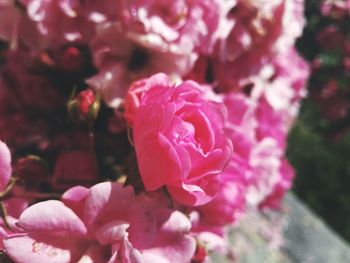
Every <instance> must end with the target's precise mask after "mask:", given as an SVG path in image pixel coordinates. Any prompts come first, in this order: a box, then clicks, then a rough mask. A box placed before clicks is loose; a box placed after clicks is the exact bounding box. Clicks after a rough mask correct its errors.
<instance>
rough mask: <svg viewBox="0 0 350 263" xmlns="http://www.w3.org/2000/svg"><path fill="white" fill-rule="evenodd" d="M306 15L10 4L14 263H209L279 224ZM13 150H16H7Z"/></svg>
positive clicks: (117, 0) (5, 147)
mask: <svg viewBox="0 0 350 263" xmlns="http://www.w3.org/2000/svg"><path fill="white" fill-rule="evenodd" d="M303 4H304V3H303V0H273V1H265V0H226V1H224V0H176V1H170V0H157V1H156V0H147V1H146V0H134V1H126V0H101V1H77V0H16V1H13V0H5V1H1V3H0V40H1V41H0V140H1V141H0V207H1V219H0V221H1V224H0V247H1V249H2V250H3V251H4V253H5V254H6V255H7V256H8V257H9V258H10V259H11V260H13V261H14V262H17V263H28V262H31V263H36V262H38V263H39V262H48V263H54V262H60V263H70V262H79V263H83V262H84V263H86V262H97V263H98V262H101V263H103V262H150V263H151V262H152V263H153V262H172V263H177V262H178V263H184V262H192V263H201V262H208V261H209V260H210V259H209V256H208V255H209V253H210V252H218V253H223V254H226V255H228V256H229V255H232V253H234V248H233V252H232V248H230V247H229V245H228V243H227V236H226V232H225V229H226V227H227V226H229V225H233V224H234V223H235V225H239V219H240V217H241V215H242V214H244V212H245V211H247V210H251V209H263V208H279V205H280V202H281V200H282V198H283V196H284V194H285V192H286V191H287V190H288V189H289V188H290V187H291V185H292V180H293V177H294V173H293V169H292V167H291V166H290V164H289V163H288V161H287V160H286V158H285V150H286V140H287V134H288V131H289V129H290V128H291V126H292V124H293V121H294V120H295V118H296V116H297V114H298V109H299V102H300V100H301V99H302V98H303V97H304V96H305V93H306V92H305V82H306V80H307V77H308V73H309V68H308V65H307V64H306V62H305V61H304V60H303V59H302V58H301V57H300V56H299V55H298V54H297V52H296V51H295V49H294V42H295V40H296V38H297V37H299V36H300V35H301V32H302V28H303V25H304V19H303ZM5 143H6V144H5Z"/></svg>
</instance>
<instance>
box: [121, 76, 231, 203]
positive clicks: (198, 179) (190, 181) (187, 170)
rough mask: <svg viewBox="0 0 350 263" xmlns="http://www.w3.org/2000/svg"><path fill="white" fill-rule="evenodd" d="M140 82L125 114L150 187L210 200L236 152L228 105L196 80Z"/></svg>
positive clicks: (176, 195)
mask: <svg viewBox="0 0 350 263" xmlns="http://www.w3.org/2000/svg"><path fill="white" fill-rule="evenodd" d="M140 83H141V84H140V85H139V84H138V83H136V84H134V85H133V86H132V87H133V88H132V89H130V90H129V95H128V97H127V101H126V105H127V106H126V109H127V110H128V109H131V112H128V111H126V113H125V115H126V116H127V117H128V120H129V122H130V120H131V123H130V124H133V127H132V128H133V135H134V136H133V138H134V143H135V149H136V155H137V159H138V165H139V170H140V174H141V177H142V181H143V183H144V185H145V188H146V190H148V191H154V190H157V189H159V188H161V187H162V186H166V187H167V189H168V191H169V192H170V194H171V196H172V197H173V198H174V199H175V200H177V201H179V202H180V203H183V204H186V205H192V206H193V205H201V204H205V203H207V202H209V201H210V200H211V199H212V198H213V197H214V196H215V194H216V193H217V191H218V189H219V178H220V173H221V172H222V170H223V169H224V167H225V165H226V163H227V161H228V159H229V157H230V155H231V151H232V148H231V147H232V146H231V144H230V141H229V140H228V139H227V137H226V135H225V133H224V130H223V128H224V122H225V108H224V107H223V106H222V105H221V104H218V103H215V102H212V101H209V100H206V99H205V98H204V94H203V93H202V91H201V88H200V87H199V85H198V84H196V83H195V82H191V81H186V82H183V83H181V84H179V85H175V84H172V83H171V82H170V79H169V78H167V77H166V76H165V75H163V74H158V75H155V76H153V77H151V78H150V79H148V80H141V82H140ZM128 104H130V105H131V106H128Z"/></svg>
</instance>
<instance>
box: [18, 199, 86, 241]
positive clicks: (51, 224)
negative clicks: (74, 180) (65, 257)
mask: <svg viewBox="0 0 350 263" xmlns="http://www.w3.org/2000/svg"><path fill="white" fill-rule="evenodd" d="M18 225H19V226H20V227H22V228H23V229H24V230H26V231H57V232H59V231H67V232H70V233H74V234H77V235H86V234H87V229H86V227H85V225H84V223H83V222H82V221H81V220H80V218H79V217H78V216H77V215H76V214H75V213H74V212H73V211H72V210H71V209H70V208H68V207H66V206H65V205H64V204H63V203H62V202H61V201H57V200H49V201H44V202H40V203H37V204H34V205H32V206H30V207H29V208H28V209H26V210H25V211H24V212H23V213H22V215H21V217H20V219H19V222H18Z"/></svg>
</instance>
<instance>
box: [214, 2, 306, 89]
mask: <svg viewBox="0 0 350 263" xmlns="http://www.w3.org/2000/svg"><path fill="white" fill-rule="evenodd" d="M224 25H225V27H226V30H222V33H223V34H222V37H221V38H222V39H221V40H220V41H219V44H218V46H217V50H216V52H217V53H216V54H215V57H214V66H213V69H214V74H215V77H216V79H217V81H218V84H219V86H218V87H219V89H220V90H222V91H228V90H237V89H240V88H242V87H244V86H245V85H246V84H248V79H249V78H250V77H251V76H254V75H256V74H258V73H259V71H260V69H261V67H262V66H264V64H265V63H266V62H268V61H269V59H270V58H271V57H273V56H274V54H275V53H278V52H283V51H284V50H287V49H288V48H290V47H291V46H293V45H294V41H295V39H296V38H297V37H298V36H300V35H301V32H302V28H303V25H304V20H303V1H300V0H275V1H243V0H239V1H237V4H236V5H234V6H233V7H232V8H231V10H230V11H229V12H228V14H227V22H226V23H224ZM227 28H228V29H229V30H227Z"/></svg>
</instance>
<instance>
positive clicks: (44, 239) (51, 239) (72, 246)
mask: <svg viewBox="0 0 350 263" xmlns="http://www.w3.org/2000/svg"><path fill="white" fill-rule="evenodd" d="M4 246H5V249H6V253H7V254H8V255H9V256H10V258H11V259H13V260H14V261H15V262H16V263H28V262H30V263H43V262H45V263H71V262H76V260H77V259H78V258H79V257H80V255H81V254H82V253H83V251H84V250H85V249H86V245H85V244H84V242H82V241H80V240H78V239H76V238H74V237H72V236H69V235H64V236H62V235H50V234H48V233H42V234H30V235H27V234H16V235H13V236H10V237H8V238H6V239H5V240H4Z"/></svg>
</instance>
